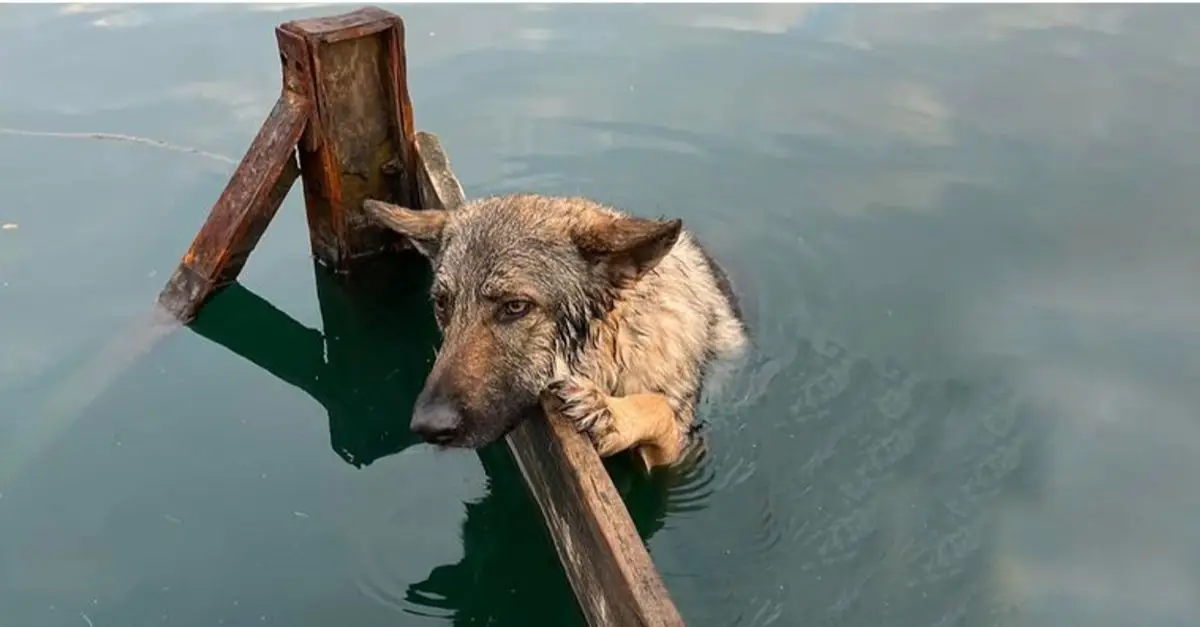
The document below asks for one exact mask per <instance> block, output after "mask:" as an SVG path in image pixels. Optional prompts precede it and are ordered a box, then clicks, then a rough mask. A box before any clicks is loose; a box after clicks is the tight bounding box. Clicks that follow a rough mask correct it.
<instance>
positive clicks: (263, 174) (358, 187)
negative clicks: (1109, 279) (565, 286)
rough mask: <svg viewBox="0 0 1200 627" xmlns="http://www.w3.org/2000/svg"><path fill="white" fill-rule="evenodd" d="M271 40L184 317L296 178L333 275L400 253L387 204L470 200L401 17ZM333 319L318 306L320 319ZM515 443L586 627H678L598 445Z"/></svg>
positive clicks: (551, 424)
mask: <svg viewBox="0 0 1200 627" xmlns="http://www.w3.org/2000/svg"><path fill="white" fill-rule="evenodd" d="M276 38H277V40H278V44H279V53H280V61H281V62H282V64H283V90H282V94H281V95H280V97H279V100H278V102H277V103H276V105H275V108H274V110H272V112H271V114H270V115H269V116H268V118H267V121H266V122H265V123H264V124H263V127H262V129H261V130H260V131H259V133H258V135H257V136H256V137H255V138H254V141H253V142H252V143H251V145H250V149H249V150H248V151H247V153H246V156H245V158H243V159H242V161H241V163H240V164H239V165H238V168H237V170H236V171H235V172H234V174H233V176H232V178H231V179H230V181H229V184H228V186H226V188H225V191H224V192H223V193H222V194H221V196H220V198H218V200H217V203H216V204H215V205H214V206H213V208H212V211H211V213H210V214H209V216H208V220H207V221H206V222H205V223H204V226H203V227H202V228H201V230H200V233H199V234H198V235H197V236H196V238H195V240H194V241H193V243H192V246H191V248H189V250H188V252H187V253H186V254H185V255H184V256H183V259H182V260H181V261H180V264H179V267H178V268H177V269H176V270H175V273H174V274H173V275H172V277H171V279H170V281H169V282H168V283H167V286H166V287H165V288H164V289H163V291H162V293H161V294H160V296H159V301H158V302H159V305H161V307H162V308H163V309H165V310H166V311H167V312H169V313H170V314H171V315H172V316H174V317H175V318H176V319H178V320H180V321H183V322H191V321H192V320H193V319H194V318H195V316H196V314H197V312H198V311H199V310H200V308H201V307H202V306H203V305H204V304H205V302H206V301H207V300H208V299H209V298H210V297H211V296H212V295H213V294H215V293H216V292H217V291H218V290H220V289H221V288H222V287H224V286H227V285H229V284H230V283H232V282H234V281H235V280H236V278H237V275H238V273H239V272H240V271H241V269H242V267H243V266H244V265H245V263H246V259H247V257H248V255H249V254H250V251H251V250H252V249H253V248H254V246H255V244H257V242H258V240H259V238H260V237H261V236H262V234H263V232H264V231H265V229H266V227H267V224H268V223H269V222H270V220H271V218H272V217H273V216H274V214H275V212H276V211H277V210H278V208H279V205H280V203H282V201H283V198H284V196H285V195H286V194H287V191H288V189H289V188H290V186H291V184H292V183H293V182H294V181H295V179H296V177H297V174H299V175H300V176H301V177H302V179H303V181H304V198H305V208H306V212H307V216H308V224H309V233H310V241H311V246H312V251H313V256H314V257H315V258H316V260H317V261H318V262H320V263H322V264H325V265H327V266H329V267H330V268H332V269H333V270H334V271H337V272H343V273H344V272H345V271H347V270H349V269H350V268H351V267H352V266H355V265H357V263H356V262H357V261H359V260H362V259H365V258H368V257H378V256H379V254H380V253H385V252H389V251H393V250H398V249H400V248H403V247H406V245H407V243H406V242H405V240H404V239H403V238H402V237H400V236H399V235H397V234H396V233H394V232H393V231H391V230H390V229H388V228H387V227H386V223H387V211H388V210H387V204H386V203H395V204H402V205H405V206H409V207H422V208H433V207H437V208H446V209H453V208H454V207H456V206H458V205H461V204H462V203H463V200H464V195H463V190H462V186H461V185H460V184H459V182H458V179H457V177H455V176H454V172H453V171H452V170H451V168H450V163H449V160H448V159H447V158H446V155H445V152H444V151H443V150H442V148H441V145H440V143H439V142H438V140H437V138H436V137H435V136H433V135H430V134H427V133H420V134H417V133H415V132H414V130H413V118H412V105H411V104H410V102H409V96H408V87H407V78H406V71H405V58H404V24H403V22H402V21H401V19H400V18H399V16H396V15H393V14H391V13H388V12H386V11H383V10H380V9H376V8H366V9H360V10H358V11H353V12H350V13H347V14H343V15H339V16H333V17H326V18H319V19H312V20H299V21H294V22H288V23H285V24H282V25H280V26H279V27H278V28H277V29H276ZM296 152H298V153H299V165H298V166H297V164H296V157H295V153H296ZM368 199H372V200H374V201H377V202H368V203H364V201H366V200H368ZM326 300H327V299H324V298H323V302H325V301H326ZM330 302H332V301H330ZM331 312H332V310H330V311H326V310H325V308H323V309H322V314H323V316H325V317H326V318H327V320H326V322H328V321H329V317H330V316H333V314H332V313H331ZM293 331H295V330H294V329H293ZM296 333H298V335H297V337H308V336H307V334H305V333H301V332H299V331H296ZM352 352H353V351H352ZM247 354H249V353H247ZM332 364H333V361H332V360H331V361H330V366H332ZM318 396H320V397H322V398H323V400H324V401H325V402H329V401H331V400H333V398H332V396H330V395H329V394H327V393H320V394H318ZM396 409H399V408H396ZM507 443H508V447H509V449H510V451H511V452H512V454H513V456H514V457H515V458H516V460H517V462H518V465H519V466H520V468H521V472H522V474H523V475H524V477H525V480H526V483H527V484H528V486H529V489H530V490H531V491H532V493H533V495H534V497H535V500H536V502H537V503H538V507H539V509H540V510H541V512H542V515H543V517H544V518H545V520H546V524H547V528H548V529H549V531H550V535H551V536H552V537H553V540H554V546H555V548H556V550H557V552H558V555H559V558H560V559H561V561H562V563H563V566H564V568H565V570H566V573H567V577H568V579H569V580H570V582H571V586H572V589H573V590H574V592H575V596H576V598H577V599H578V600H579V603H580V606H581V607H582V609H583V613H584V615H585V616H586V617H587V620H588V622H589V624H591V625H593V626H596V627H600V626H604V627H610V626H618V627H623V626H626V625H628V626H639V627H640V626H645V627H675V626H681V625H683V620H682V618H681V617H680V615H679V612H678V611H677V610H676V609H675V606H674V605H673V604H672V603H671V599H670V596H669V595H668V594H667V590H666V588H665V586H664V585H663V583H662V579H661V577H660V576H659V574H658V572H657V571H656V570H655V568H654V564H653V562H652V561H651V559H650V555H649V553H648V551H647V550H646V547H645V545H644V544H643V543H642V541H641V538H640V537H639V536H638V534H637V530H636V529H635V528H634V525H633V521H632V520H631V519H630V517H629V513H628V512H627V511H626V509H625V507H624V506H623V504H622V501H621V498H620V496H619V494H618V493H617V491H616V488H615V486H614V485H613V483H612V480H611V478H610V477H609V475H608V473H607V471H606V470H605V468H604V466H603V464H602V463H601V461H600V458H599V456H598V455H597V454H596V451H595V449H594V448H593V447H592V445H591V444H590V442H588V441H587V440H586V439H585V438H584V437H583V436H582V435H580V434H578V433H575V432H574V431H573V430H571V429H569V428H567V427H565V426H564V425H563V424H562V423H561V422H560V421H558V420H557V419H555V418H553V417H549V418H543V417H539V418H537V419H532V420H528V421H526V422H525V423H524V424H523V425H522V426H521V427H519V428H518V429H516V430H515V431H514V432H513V433H512V434H510V435H509V436H508V439H507ZM501 541H502V540H501Z"/></svg>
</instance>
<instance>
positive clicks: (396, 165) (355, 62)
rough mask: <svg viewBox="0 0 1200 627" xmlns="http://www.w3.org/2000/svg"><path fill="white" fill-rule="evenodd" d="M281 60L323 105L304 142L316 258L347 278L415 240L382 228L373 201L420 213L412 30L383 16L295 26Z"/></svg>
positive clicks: (282, 44) (282, 38)
mask: <svg viewBox="0 0 1200 627" xmlns="http://www.w3.org/2000/svg"><path fill="white" fill-rule="evenodd" d="M276 37H277V38H278V40H279V50H280V54H281V55H282V56H283V57H284V63H285V64H286V65H288V66H290V67H291V68H292V69H293V70H294V72H295V73H296V75H297V76H298V77H300V78H299V80H300V82H301V85H300V86H299V88H300V89H301V90H303V91H304V92H306V93H307V95H308V96H309V98H310V99H311V101H312V103H313V109H312V111H313V115H312V117H311V118H310V120H309V124H308V128H307V129H306V130H305V133H304V141H303V142H301V144H300V168H301V170H302V171H303V175H304V204H305V208H306V209H307V214H308V227H309V234H310V239H311V242H312V250H313V254H314V256H316V258H317V259H318V260H319V261H321V262H322V263H325V264H326V265H328V266H330V267H332V268H333V269H334V270H336V271H338V272H344V271H347V270H349V269H350V266H351V264H352V263H353V262H354V261H357V260H359V259H362V258H364V257H370V256H373V255H375V254H378V253H381V252H387V251H390V250H396V249H398V248H400V247H402V246H404V245H405V244H406V242H405V241H404V240H403V239H402V238H399V237H397V236H396V235H395V234H393V233H391V232H390V231H388V230H387V229H383V228H380V227H379V226H378V225H376V224H375V223H374V222H372V221H371V220H370V219H369V218H367V217H366V215H365V214H364V213H363V210H362V202H363V200H365V199H367V198H383V199H391V200H392V201H393V202H397V203H400V204H404V205H406V206H409V207H415V206H417V204H418V203H419V202H420V199H419V198H417V196H416V195H415V193H414V190H415V189H416V171H415V167H414V166H415V163H416V162H415V160H414V155H415V152H416V151H415V148H414V146H413V134H414V133H413V117H412V103H411V102H410V100H409V96H408V78H407V73H406V67H405V58H404V22H403V21H402V20H401V19H400V17H399V16H397V15H393V14H391V13H388V12H386V11H383V10H381V9H375V8H366V9H360V10H358V11H354V12H352V13H348V14H345V15H339V16H334V17H326V18H317V19H311V20H298V21H294V22H288V23H286V24H283V25H281V26H280V27H279V28H278V29H276Z"/></svg>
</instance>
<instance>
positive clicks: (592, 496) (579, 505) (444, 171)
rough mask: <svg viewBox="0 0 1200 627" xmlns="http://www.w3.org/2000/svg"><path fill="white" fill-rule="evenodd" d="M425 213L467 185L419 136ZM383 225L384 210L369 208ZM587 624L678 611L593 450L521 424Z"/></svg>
mask: <svg viewBox="0 0 1200 627" xmlns="http://www.w3.org/2000/svg"><path fill="white" fill-rule="evenodd" d="M417 148H418V160H419V165H418V168H417V171H418V177H417V178H418V185H419V189H420V192H421V197H422V206H423V207H424V208H447V209H453V208H454V207H457V206H458V205H460V204H461V203H462V201H463V192H462V186H461V185H460V184H459V182H458V178H457V177H456V176H455V175H454V172H453V170H452V169H451V168H450V162H449V159H448V158H447V157H446V153H445V151H444V150H443V149H442V146H441V143H440V142H439V141H438V139H437V137H436V136H434V135H431V134H428V133H420V134H418V141H417ZM365 205H366V209H367V211H368V212H369V213H371V215H372V216H374V217H375V218H376V219H377V220H378V221H379V223H380V224H384V225H386V224H387V223H388V211H389V209H388V206H387V204H385V203H380V202H370V201H368V202H367V203H365ZM507 443H508V448H509V450H510V451H511V453H512V455H513V457H515V458H516V460H517V463H518V465H519V466H520V468H521V473H522V474H523V475H524V477H525V482H526V484H527V485H528V486H529V489H530V491H531V492H532V493H533V496H534V499H535V500H536V501H537V504H538V507H539V508H540V509H541V512H542V516H543V518H544V519H545V521H546V525H547V528H548V529H549V531H550V535H551V537H552V538H553V540H554V547H555V550H556V551H557V552H558V556H559V559H560V560H561V561H562V564H563V568H564V569H565V570H566V573H567V578H568V579H569V580H570V582H571V587H572V589H573V590H574V591H575V597H576V598H577V599H578V601H579V604H580V607H581V608H582V610H583V613H584V615H585V616H586V617H587V620H588V624H590V625H593V626H596V627H600V626H606V627H612V626H622V627H623V626H627V625H628V626H645V627H677V626H681V625H683V624H684V623H683V618H682V617H681V616H680V614H679V611H678V610H677V609H676V608H675V605H674V603H673V602H672V601H671V597H670V595H669V594H668V592H667V589H666V586H665V585H664V584H663V582H662V578H661V577H660V576H659V574H658V570H657V569H656V568H655V567H654V563H653V561H652V560H651V559H650V554H649V552H648V551H647V550H646V546H645V545H644V544H643V543H642V540H641V538H640V536H638V533H637V529H636V528H635V527H634V524H633V520H632V519H630V517H629V512H628V511H627V510H626V509H625V505H624V503H623V502H622V501H621V497H620V495H619V494H618V493H617V489H616V486H614V485H613V482H612V479H611V478H610V477H609V475H608V471H607V470H606V469H605V468H604V465H603V463H602V462H601V461H600V456H599V455H598V454H597V453H596V449H595V447H594V446H593V445H592V443H591V442H590V441H589V440H587V439H586V438H585V437H584V436H583V435H581V434H579V433H577V432H575V431H574V430H573V429H571V428H570V427H568V426H566V424H565V423H564V422H563V421H561V420H558V419H556V418H554V417H547V416H542V415H539V416H537V417H534V418H531V419H529V420H526V421H524V422H523V423H522V424H521V426H519V427H518V428H517V429H515V430H514V431H513V432H512V433H510V434H509V435H508V437H507Z"/></svg>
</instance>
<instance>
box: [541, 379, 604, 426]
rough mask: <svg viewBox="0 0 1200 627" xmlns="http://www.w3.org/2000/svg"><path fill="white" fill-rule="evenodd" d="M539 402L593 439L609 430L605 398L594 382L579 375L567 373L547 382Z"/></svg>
mask: <svg viewBox="0 0 1200 627" xmlns="http://www.w3.org/2000/svg"><path fill="white" fill-rule="evenodd" d="M542 405H543V406H544V407H545V408H546V409H547V410H548V411H551V412H554V413H557V414H558V415H560V416H562V417H563V418H565V419H566V420H567V421H568V422H569V423H570V424H571V426H573V427H574V428H575V430H576V431H579V432H580V433H586V434H587V435H588V436H589V437H591V438H592V440H593V441H595V440H598V439H599V438H601V437H603V436H604V435H605V434H607V433H608V432H609V431H611V430H612V413H611V412H610V411H609V409H608V401H607V397H606V396H605V395H604V392H602V391H601V390H600V388H598V387H596V384H594V383H592V382H591V381H589V380H587V379H584V378H582V377H576V376H568V377H566V378H563V379H559V380H557V381H553V382H551V383H550V384H549V385H547V386H546V389H545V391H544V392H542Z"/></svg>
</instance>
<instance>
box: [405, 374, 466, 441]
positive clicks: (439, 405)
mask: <svg viewBox="0 0 1200 627" xmlns="http://www.w3.org/2000/svg"><path fill="white" fill-rule="evenodd" d="M410 428H411V429H412V431H413V433H415V434H417V436H418V437H420V438H421V439H422V440H424V441H426V442H428V443H430V444H437V445H439V446H448V445H450V444H451V443H453V442H454V441H456V440H458V439H459V437H461V436H462V434H463V418H462V414H461V413H459V411H458V408H457V407H455V404H454V402H453V401H452V400H451V399H450V398H448V397H447V396H446V395H444V394H439V393H438V392H437V389H436V388H433V389H429V388H427V389H425V390H424V391H422V392H421V395H420V396H419V397H418V398H417V402H416V405H414V406H413V416H412V424H411V426H410Z"/></svg>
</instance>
